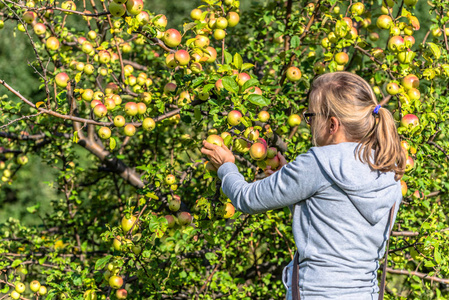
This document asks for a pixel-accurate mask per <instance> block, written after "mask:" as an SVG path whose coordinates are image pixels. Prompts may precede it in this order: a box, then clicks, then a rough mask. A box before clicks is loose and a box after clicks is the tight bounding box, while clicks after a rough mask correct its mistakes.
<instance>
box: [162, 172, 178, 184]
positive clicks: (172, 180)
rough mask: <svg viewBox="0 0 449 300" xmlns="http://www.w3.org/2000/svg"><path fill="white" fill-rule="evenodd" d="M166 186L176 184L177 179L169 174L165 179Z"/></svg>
mask: <svg viewBox="0 0 449 300" xmlns="http://www.w3.org/2000/svg"><path fill="white" fill-rule="evenodd" d="M164 182H165V184H167V185H172V184H175V183H176V177H175V176H174V175H172V174H168V175H167V176H165V179H164Z"/></svg>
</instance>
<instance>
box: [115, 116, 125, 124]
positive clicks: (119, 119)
mask: <svg viewBox="0 0 449 300" xmlns="http://www.w3.org/2000/svg"><path fill="white" fill-rule="evenodd" d="M125 122H126V121H125V118H124V117H123V116H120V115H118V116H115V118H114V126H115V127H123V126H125Z"/></svg>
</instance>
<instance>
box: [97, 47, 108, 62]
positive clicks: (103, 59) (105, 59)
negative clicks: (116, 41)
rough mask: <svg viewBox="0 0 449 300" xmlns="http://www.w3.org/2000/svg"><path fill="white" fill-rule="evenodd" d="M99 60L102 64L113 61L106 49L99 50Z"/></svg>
mask: <svg viewBox="0 0 449 300" xmlns="http://www.w3.org/2000/svg"><path fill="white" fill-rule="evenodd" d="M98 61H99V62H100V63H102V64H107V63H109V62H110V61H111V54H110V53H109V52H108V51H106V50H101V51H100V52H98Z"/></svg>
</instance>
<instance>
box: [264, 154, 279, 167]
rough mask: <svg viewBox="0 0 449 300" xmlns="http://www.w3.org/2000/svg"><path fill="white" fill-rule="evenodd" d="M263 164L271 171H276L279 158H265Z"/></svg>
mask: <svg viewBox="0 0 449 300" xmlns="http://www.w3.org/2000/svg"><path fill="white" fill-rule="evenodd" d="M265 163H266V164H267V166H270V167H271V170H276V169H277V168H278V167H279V165H280V161H279V157H277V156H275V157H273V158H267V160H266V161H265Z"/></svg>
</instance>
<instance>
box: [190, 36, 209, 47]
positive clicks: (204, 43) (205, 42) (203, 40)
mask: <svg viewBox="0 0 449 300" xmlns="http://www.w3.org/2000/svg"><path fill="white" fill-rule="evenodd" d="M194 43H195V46H196V47H198V48H204V47H208V46H209V43H210V40H209V38H208V37H207V36H205V35H201V34H198V35H197V36H196V37H195V42H194Z"/></svg>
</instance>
